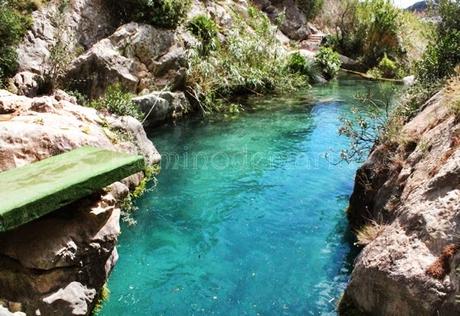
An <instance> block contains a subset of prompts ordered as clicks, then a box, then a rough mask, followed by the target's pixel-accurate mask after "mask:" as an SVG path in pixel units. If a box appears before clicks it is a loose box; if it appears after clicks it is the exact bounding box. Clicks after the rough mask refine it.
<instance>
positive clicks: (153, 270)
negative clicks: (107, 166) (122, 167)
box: [99, 78, 382, 316]
mask: <svg viewBox="0 0 460 316" xmlns="http://www.w3.org/2000/svg"><path fill="white" fill-rule="evenodd" d="M368 89H371V90H373V91H377V92H378V91H379V90H380V89H382V86H381V85H379V84H377V83H373V82H368V81H362V80H358V79H353V78H342V79H341V80H339V81H335V82H332V83H329V84H327V85H324V86H318V87H315V88H313V89H310V90H306V91H304V92H300V93H298V94H296V95H292V96H290V97H289V98H286V97H284V98H271V99H267V98H264V99H258V98H254V99H251V100H249V103H250V104H251V106H252V110H250V111H246V112H244V113H242V114H240V115H238V116H237V117H230V118H228V117H227V118H219V119H214V120H212V121H210V120H189V121H186V122H181V123H179V124H177V125H176V126H169V127H164V128H162V129H159V130H156V131H155V132H153V133H151V139H152V140H153V142H154V143H155V145H156V146H157V148H158V150H159V151H160V152H161V153H162V155H163V162H162V172H161V174H160V175H159V177H158V185H157V188H156V189H155V190H153V191H151V192H148V193H147V194H146V195H145V196H144V197H143V198H141V199H139V200H138V201H137V206H138V207H139V211H138V212H137V213H136V214H135V219H136V220H137V225H136V226H133V227H128V226H123V234H122V236H121V237H120V244H119V253H120V260H119V262H118V265H117V266H116V268H115V270H114V272H113V274H112V275H111V277H110V281H109V288H110V290H111V295H110V300H109V301H108V302H107V303H106V304H105V305H104V308H103V310H102V312H101V313H100V314H99V315H106V316H109V315H110V316H113V315H179V316H180V315H335V314H336V312H335V307H336V304H337V300H338V298H339V297H340V295H341V293H342V291H343V290H344V288H345V286H346V283H347V281H348V277H349V274H350V270H351V264H352V260H353V259H354V256H355V255H356V249H354V247H353V245H352V237H351V234H350V232H349V231H348V228H347V222H346V217H345V211H344V209H345V208H346V206H347V203H348V197H349V195H350V193H351V191H352V189H353V182H354V174H355V171H356V169H357V167H358V165H357V164H345V163H343V164H339V165H335V164H331V163H330V162H329V161H330V160H332V159H334V155H337V153H338V151H339V150H340V149H341V148H345V147H346V146H347V139H346V138H344V137H340V136H339V135H338V132H337V130H338V128H339V127H340V125H341V123H340V120H339V118H340V117H342V116H344V115H345V116H347V115H349V114H350V112H351V108H352V106H353V104H355V103H356V102H355V100H354V98H353V96H354V94H355V93H356V92H358V91H361V92H366V91H367V90H368ZM360 111H364V112H365V111H366V107H364V106H361V107H360ZM334 153H335V154H334ZM326 154H328V155H329V157H330V158H329V159H326V158H325V155H326Z"/></svg>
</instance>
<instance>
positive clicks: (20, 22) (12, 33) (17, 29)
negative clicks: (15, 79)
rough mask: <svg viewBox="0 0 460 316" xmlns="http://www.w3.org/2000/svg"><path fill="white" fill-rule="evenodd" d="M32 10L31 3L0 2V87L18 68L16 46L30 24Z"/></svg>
mask: <svg viewBox="0 0 460 316" xmlns="http://www.w3.org/2000/svg"><path fill="white" fill-rule="evenodd" d="M34 8H35V7H34V6H33V2H31V1H24V0H23V1H11V0H0V38H1V39H2V44H1V46H0V86H1V85H2V83H3V81H4V79H5V78H7V77H9V76H12V75H13V74H14V73H15V71H16V69H17V67H18V61H17V54H16V46H17V45H18V44H19V42H20V41H21V39H22V38H23V36H24V34H25V33H26V31H27V29H28V28H29V27H30V26H31V24H32V19H31V17H30V12H31V10H33V9H34Z"/></svg>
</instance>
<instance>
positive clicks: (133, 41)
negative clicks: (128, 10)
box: [66, 22, 185, 98]
mask: <svg viewBox="0 0 460 316" xmlns="http://www.w3.org/2000/svg"><path fill="white" fill-rule="evenodd" d="M177 42H178V41H177V38H176V36H175V33H174V32H173V31H171V30H165V29H159V28H155V27H153V26H151V25H146V24H138V23H134V22H133V23H129V24H126V25H123V26H121V27H119V28H118V29H117V30H116V32H115V33H114V34H112V35H111V36H110V37H108V38H106V39H103V40H101V41H99V42H98V43H96V44H95V45H94V46H93V47H91V49H90V50H88V51H87V52H86V53H84V54H83V55H81V56H80V57H78V58H77V59H76V60H75V61H74V62H73V63H72V65H71V67H70V70H69V72H68V74H67V76H66V77H67V78H66V81H67V82H69V83H70V84H71V86H74V87H75V88H76V89H77V90H79V91H81V92H84V93H85V94H87V95H88V96H90V97H92V98H94V97H99V96H101V95H102V94H103V93H104V92H105V90H106V89H107V87H108V86H109V85H110V84H113V83H115V82H120V83H121V84H122V85H123V87H124V88H125V89H127V90H129V91H131V92H134V93H138V92H141V91H142V90H144V89H146V88H149V87H151V86H154V85H155V80H156V79H158V78H161V77H162V76H163V75H165V74H167V75H169V76H170V77H172V78H169V79H170V80H168V82H169V81H174V79H175V78H174V76H173V75H171V74H170V73H169V71H172V72H175V71H178V70H179V68H180V67H181V63H182V61H183V60H184V56H185V51H184V50H183V49H182V48H181V46H179V45H178V43H177ZM179 43H180V42H179Z"/></svg>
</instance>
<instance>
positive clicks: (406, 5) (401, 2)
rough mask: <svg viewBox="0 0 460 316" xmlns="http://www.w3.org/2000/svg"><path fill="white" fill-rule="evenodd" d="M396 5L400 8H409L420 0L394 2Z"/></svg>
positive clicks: (396, 0) (395, 0) (397, 0)
mask: <svg viewBox="0 0 460 316" xmlns="http://www.w3.org/2000/svg"><path fill="white" fill-rule="evenodd" d="M393 1H394V3H395V5H396V6H398V7H400V8H407V7H408V6H410V5H412V4H414V3H416V2H418V0H393Z"/></svg>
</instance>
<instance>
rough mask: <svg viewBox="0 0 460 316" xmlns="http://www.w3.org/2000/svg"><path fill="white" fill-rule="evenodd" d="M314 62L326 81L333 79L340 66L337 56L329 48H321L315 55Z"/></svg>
mask: <svg viewBox="0 0 460 316" xmlns="http://www.w3.org/2000/svg"><path fill="white" fill-rule="evenodd" d="M315 62H316V64H317V65H318V66H319V67H320V68H321V70H322V72H323V74H324V75H325V76H326V78H327V79H332V78H335V76H337V74H338V72H339V70H340V66H341V65H342V62H341V61H340V56H339V54H338V53H337V52H335V51H333V50H332V48H330V47H321V49H320V50H319V52H318V53H317V54H316V57H315Z"/></svg>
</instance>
